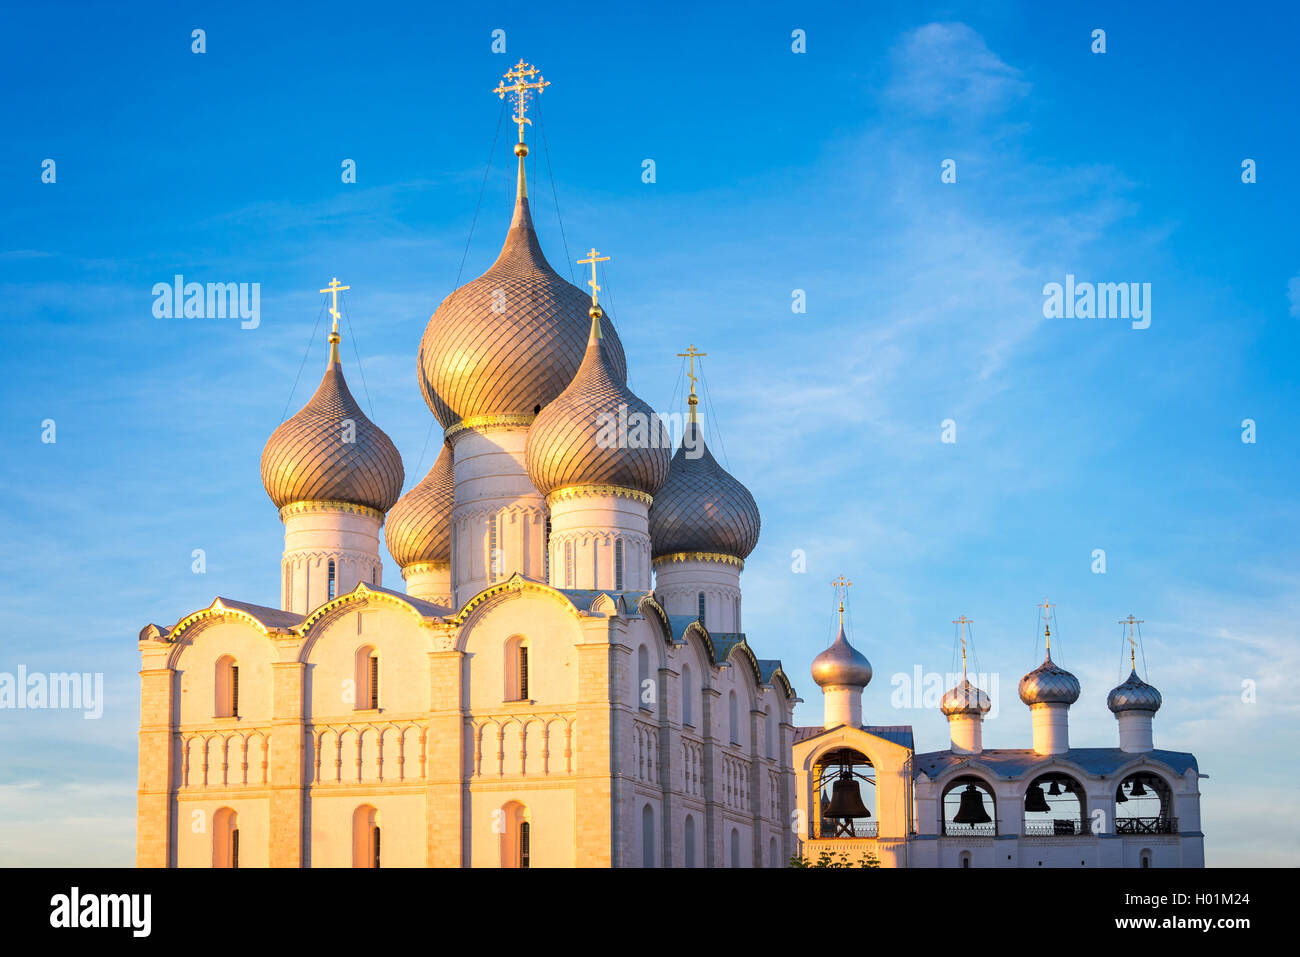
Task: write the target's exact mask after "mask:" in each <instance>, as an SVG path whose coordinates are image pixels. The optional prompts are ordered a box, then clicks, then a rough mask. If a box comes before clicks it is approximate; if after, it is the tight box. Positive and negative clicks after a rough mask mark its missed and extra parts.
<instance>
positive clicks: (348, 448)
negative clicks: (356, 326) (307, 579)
mask: <svg viewBox="0 0 1300 957" xmlns="http://www.w3.org/2000/svg"><path fill="white" fill-rule="evenodd" d="M405 475H406V473H405V472H404V471H403V469H402V456H401V455H400V454H399V453H398V451H397V447H396V446H395V445H393V442H392V439H390V438H389V437H388V436H387V435H385V434H384V431H383V430H382V429H380V428H379V426H377V425H375V423H373V422H371V421H370V419H368V418H367V417H366V415H365V413H364V412H362V411H361V406H359V405H358V404H357V400H356V399H354V398H352V393H351V392H349V391H348V384H347V382H346V381H344V379H343V366H342V364H341V363H340V362H339V357H338V333H337V332H334V333H331V335H330V363H329V366H328V367H327V368H326V369H325V377H324V378H323V379H321V382H320V386H319V387H317V389H316V394H315V395H313V396H312V397H311V401H309V402H308V403H307V404H306V405H304V406H303V407H302V409H300V410H299V411H298V413H297V414H296V415H294V416H293V417H291V418H290V419H289V420H288V421H286V422H283V423H281V424H280V427H279V428H278V429H276V430H275V431H274V432H273V433H271V437H270V438H269V439H268V440H267V442H266V447H265V448H263V449H262V485H263V486H265V487H266V494H267V495H269V496H271V501H272V502H274V503H275V505H276V507H277V508H283V507H284V506H286V505H288V504H289V503H291V502H347V503H348V504H351V505H364V506H366V507H368V508H373V509H378V510H379V511H381V512H387V511H388V510H389V509H390V508H392V507H393V503H394V502H396V501H397V497H398V496H399V495H401V494H402V481H403V479H404V478H405Z"/></svg>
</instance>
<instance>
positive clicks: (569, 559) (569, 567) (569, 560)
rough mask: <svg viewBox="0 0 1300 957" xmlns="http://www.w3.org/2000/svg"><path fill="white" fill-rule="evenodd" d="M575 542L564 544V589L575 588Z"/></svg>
mask: <svg viewBox="0 0 1300 957" xmlns="http://www.w3.org/2000/svg"><path fill="white" fill-rule="evenodd" d="M573 578H574V575H573V542H565V543H564V587H565V588H572V587H573Z"/></svg>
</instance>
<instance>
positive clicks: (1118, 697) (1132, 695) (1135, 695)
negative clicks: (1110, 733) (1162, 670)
mask: <svg viewBox="0 0 1300 957" xmlns="http://www.w3.org/2000/svg"><path fill="white" fill-rule="evenodd" d="M1163 703H1164V699H1163V698H1161V697H1160V692H1159V691H1157V690H1156V689H1155V686H1154V685H1149V684H1147V683H1146V682H1145V681H1143V680H1142V679H1141V678H1139V677H1138V674H1137V669H1136V668H1134V669H1133V670H1132V671H1131V672H1129V676H1128V677H1127V678H1125V679H1124V683H1123V684H1121V685H1118V686H1117V687H1114V688H1112V689H1111V691H1110V694H1108V695H1106V707H1108V708H1110V710H1111V711H1113V712H1114V713H1115V714H1119V713H1120V712H1123V711H1150V712H1151V713H1152V714H1155V712H1157V711H1159V710H1160V706H1161V705H1162V704H1163Z"/></svg>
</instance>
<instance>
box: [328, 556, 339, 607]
mask: <svg viewBox="0 0 1300 957" xmlns="http://www.w3.org/2000/svg"><path fill="white" fill-rule="evenodd" d="M329 576H330V577H329V597H330V598H333V597H334V596H335V595H336V594H338V576H337V575H336V574H335V572H334V559H332V558H331V559H330V566H329Z"/></svg>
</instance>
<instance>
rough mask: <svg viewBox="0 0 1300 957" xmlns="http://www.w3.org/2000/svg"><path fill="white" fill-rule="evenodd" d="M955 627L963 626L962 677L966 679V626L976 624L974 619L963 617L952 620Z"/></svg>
mask: <svg viewBox="0 0 1300 957" xmlns="http://www.w3.org/2000/svg"><path fill="white" fill-rule="evenodd" d="M952 623H953V624H954V625H960V626H961V676H962V677H963V678H965V677H966V626H967V625H973V624H975V621H974V619H972V618H967V617H966V616H965V615H962V616H961V617H960V618H954V619H953V620H952Z"/></svg>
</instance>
